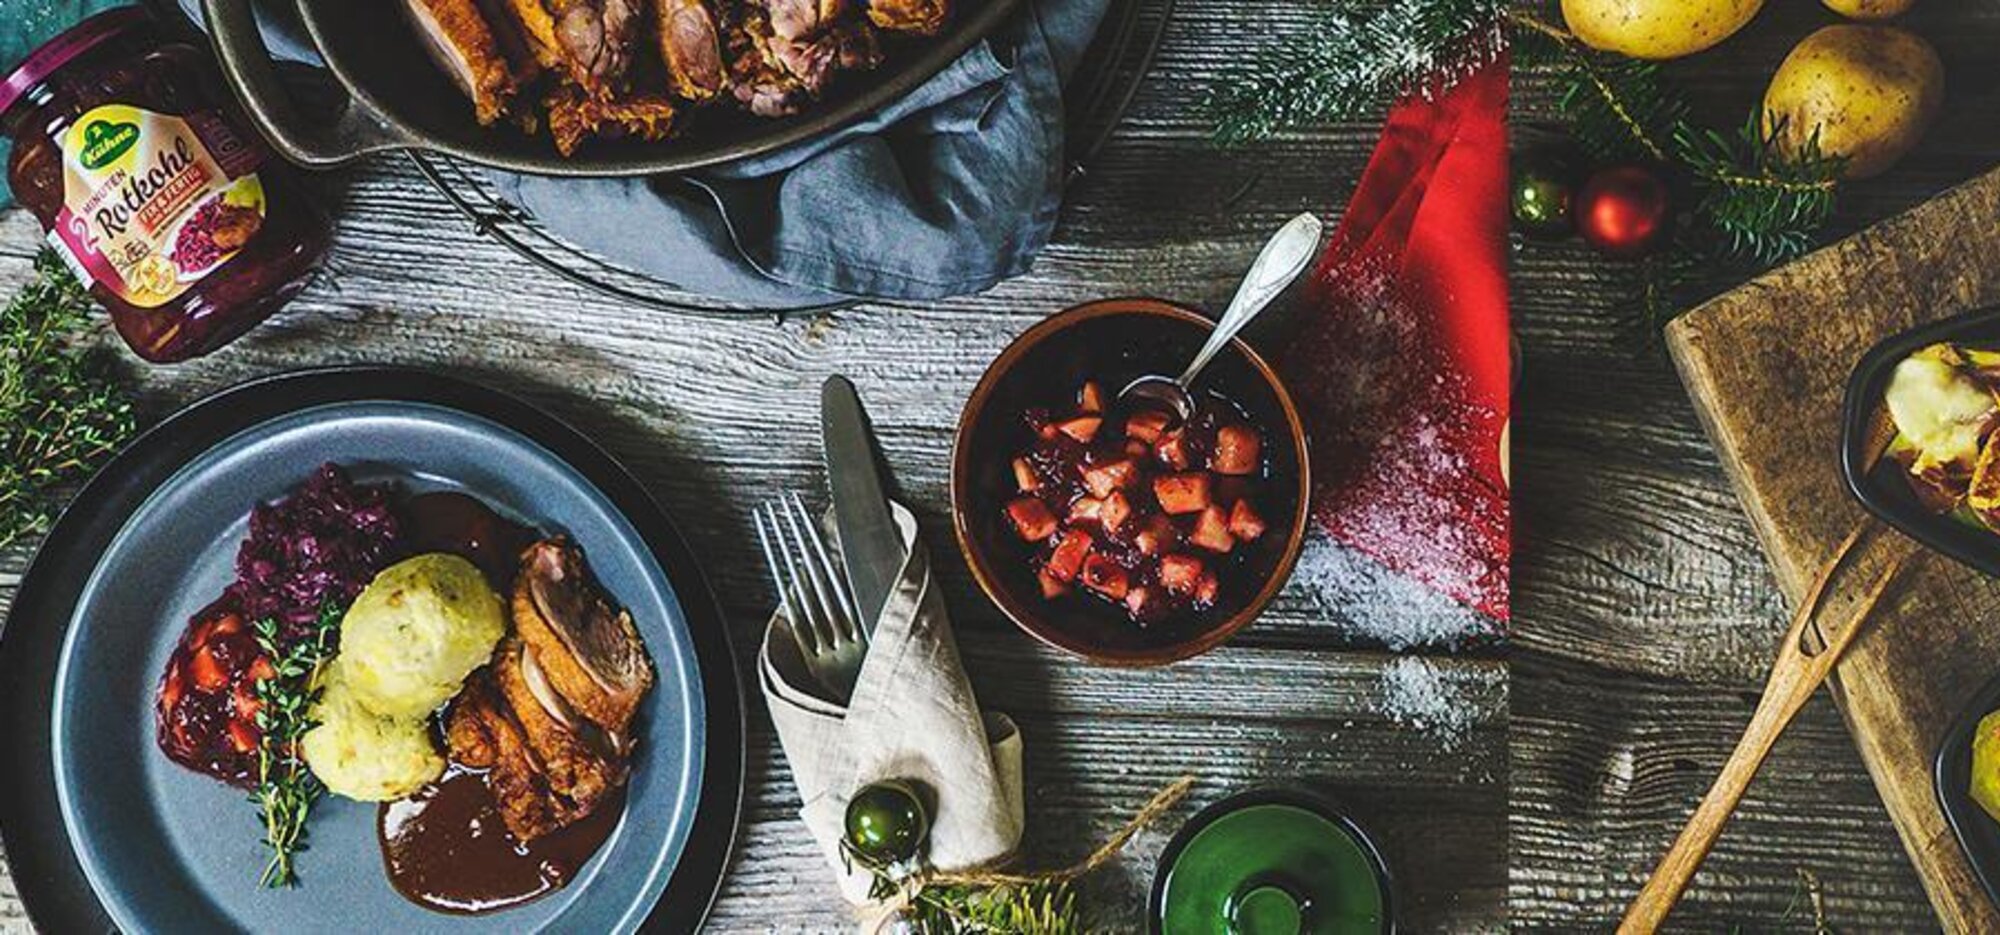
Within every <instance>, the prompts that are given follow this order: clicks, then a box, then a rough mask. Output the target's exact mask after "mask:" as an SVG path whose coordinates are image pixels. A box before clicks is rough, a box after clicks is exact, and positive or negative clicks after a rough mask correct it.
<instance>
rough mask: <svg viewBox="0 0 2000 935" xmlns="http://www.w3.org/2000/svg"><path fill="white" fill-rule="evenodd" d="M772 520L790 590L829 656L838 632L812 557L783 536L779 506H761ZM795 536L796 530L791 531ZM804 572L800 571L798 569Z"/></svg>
mask: <svg viewBox="0 0 2000 935" xmlns="http://www.w3.org/2000/svg"><path fill="white" fill-rule="evenodd" d="M764 508H765V510H767V511H768V513H769V516H770V519H771V529H772V531H773V532H774V533H775V534H776V535H777V539H778V554H779V555H781V556H783V557H784V559H785V567H786V568H787V569H788V570H790V571H791V573H792V587H793V588H794V589H796V590H797V592H798V600H799V606H800V607H801V608H803V609H804V611H805V617H806V620H807V622H808V623H811V624H812V628H813V635H814V636H815V637H818V638H819V651H820V652H823V653H825V652H832V651H833V650H835V649H838V648H839V647H840V642H841V634H840V628H839V627H838V626H837V625H835V623H834V611H833V610H832V609H831V608H830V607H828V605H827V602H826V595H825V594H823V593H821V591H820V587H819V581H818V580H817V579H816V578H815V577H814V575H813V573H812V556H810V555H808V554H806V547H805V543H803V542H798V541H796V540H794V539H792V538H791V537H788V536H786V535H785V524H784V522H783V521H782V520H781V519H780V517H783V516H784V515H785V513H784V508H783V507H782V506H781V505H780V504H779V503H767V504H765V506H764ZM794 531H795V532H796V530H794ZM801 568H803V569H805V570H804V571H801V570H800V569H801Z"/></svg>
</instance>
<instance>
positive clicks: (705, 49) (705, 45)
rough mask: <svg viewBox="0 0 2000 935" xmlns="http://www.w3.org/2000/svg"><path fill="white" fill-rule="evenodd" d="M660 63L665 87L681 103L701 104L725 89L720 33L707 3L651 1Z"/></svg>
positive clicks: (697, 0) (701, 0) (695, 0)
mask: <svg viewBox="0 0 2000 935" xmlns="http://www.w3.org/2000/svg"><path fill="white" fill-rule="evenodd" d="M654 3H655V9H656V11H657V16H658V22H657V24H656V26H655V31H656V32H657V33H658V38H659V41H660V61H661V62H662V63H664V64H665V65H666V68H667V83H668V85H669V86H670V87H671V88H672V89H673V92H674V93H675V94H676V95H679V96H680V97H681V98H682V99H683V100H688V101H693V102H696V103H701V102H703V101H707V100H710V99H712V98H714V97H715V96H716V95H718V94H721V93H722V92H723V90H724V89H726V88H727V87H728V86H729V71H728V69H727V68H726V67H725V66H724V65H723V61H722V36H721V29H720V27H719V26H718V25H717V23H716V18H715V11H714V10H713V9H711V8H710V7H709V4H708V2H707V0H654Z"/></svg>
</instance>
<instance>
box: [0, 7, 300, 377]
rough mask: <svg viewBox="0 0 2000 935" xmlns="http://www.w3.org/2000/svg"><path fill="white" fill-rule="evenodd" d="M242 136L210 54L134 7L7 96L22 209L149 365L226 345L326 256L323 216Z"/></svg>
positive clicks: (3, 97)
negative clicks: (169, 32) (174, 35)
mask: <svg viewBox="0 0 2000 935" xmlns="http://www.w3.org/2000/svg"><path fill="white" fill-rule="evenodd" d="M245 126H246V124H245V122H244V121H243V119H242V117H241V115H240V114H239V113H238V112H237V111H236V104H235V101H234V99H233V98H232V97H231V96H230V94H229V91H228V89H227V88H226V87H225V86H224V85H223V84H222V78H221V75H220V73H219V71H218V70H217V69H216V67H215V63H214V61H213V59H211V58H210V57H209V53H208V51H207V50H206V49H200V48H197V47H195V46H194V45H191V44H189V43H186V42H182V41H179V40H177V39H173V38H170V37H168V36H167V34H166V33H165V31H164V30H163V29H162V28H161V26H160V24H159V23H157V22H156V21H155V20H153V18H152V17H151V16H150V15H149V14H147V13H146V12H145V11H143V10H140V9H138V8H133V7H124V8H119V9H114V10H110V11H107V12H104V13H100V14H98V15H96V16H93V17H91V18H89V19H86V20H84V21H83V22H81V23H79V24H77V25H76V26H75V27H73V28H71V29H70V30H69V31H67V32H64V33H63V34H62V35H59V36H57V37H55V38H54V39H51V40H49V42H47V43H46V44H44V45H43V46H42V47H41V48H39V49H36V50H35V51H34V52H33V53H32V54H30V55H29V56H28V58H27V60H26V61H24V62H22V63H21V65H20V66H19V67H17V68H15V69H14V71H13V72H12V73H11V74H9V75H8V76H7V77H6V79H5V81H4V82H0V130H4V131H5V132H6V133H7V135H8V136H9V137H11V138H12V139H13V141H14V153H13V157H12V158H11V160H10V161H9V164H8V166H7V178H8V182H9V184H11V185H12V187H13V190H14V196H15V198H16V199H17V200H18V201H19V202H20V203H21V204H22V205H23V206H25V207H27V208H28V210H30V211H32V212H34V214H35V217H36V218H37V219H39V220H40V221H41V224H42V229H43V230H44V231H46V232H47V234H48V242H49V245H50V246H51V247H53V248H54V249H55V252H56V253H57V254H58V255H60V256H61V257H62V259H63V261H64V262H65V263H66V264H68V266H69V268H70V270H71V271H72V272H74V273H75V274H76V275H77V278H78V279H80V280H82V281H83V282H84V284H85V285H87V286H88V287H89V288H90V293H91V295H92V296H94V297H95V298H96V299H97V301H98V302H100V303H102V304H103V305H104V307H105V308H106V309H108V310H109V311H110V312H111V320H112V323H113V325H114V326H115V327H116V328H117V330H118V334H119V336H120V337H122V338H124V339H125V343H127V344H129V345H131V347H132V350H134V351H136V352H137V353H138V354H139V356H140V357H143V358H145V359H147V360H149V361H154V362H170V361H178V360H186V359H188V358H190V357H196V356H199V355H202V354H206V353H208V352H209V351H212V350H215V349H216V348H218V347H221V346H222V345H223V344H226V343H228V342H229V341H230V340H231V339H233V338H235V337H236V336H238V335H240V334H242V333H243V332H244V331H247V330H249V328H250V327H251V326H252V325H255V324H257V323H258V322H260V321H263V320H264V319H265V318H266V317H268V316H269V315H270V314H271V313H272V312H273V311H276V310H277V309H278V308H279V307H280V306H283V305H284V304H285V302H287V301H288V300H290V299H291V297H292V296H294V295H296V294H297V293H298V291H299V290H300V289H302V288H304V287H305V285H306V282H307V281H308V280H310V279H311V278H312V274H313V272H314V271H315V270H316V269H317V268H318V265H319V261H320V258H321V256H322V255H323V254H324V253H325V252H326V245H327V240H328V235H329V231H328V224H327V218H326V214H325V213H324V212H323V211H322V210H321V209H320V208H319V206H318V205H316V204H314V202H313V201H312V199H311V197H310V196H309V195H308V194H307V192H306V190H305V186H304V185H303V183H302V182H301V180H300V179H299V178H298V176H297V175H296V174H295V173H294V171H293V169H292V168H291V167H290V166H289V165H286V164H284V163H283V162H281V161H279V160H277V159H275V158H272V157H271V155H270V153H269V151H268V150H267V149H265V147H264V145H263V142H262V140H260V139H258V138H257V136H256V135H255V134H254V132H252V131H249V130H246V129H245Z"/></svg>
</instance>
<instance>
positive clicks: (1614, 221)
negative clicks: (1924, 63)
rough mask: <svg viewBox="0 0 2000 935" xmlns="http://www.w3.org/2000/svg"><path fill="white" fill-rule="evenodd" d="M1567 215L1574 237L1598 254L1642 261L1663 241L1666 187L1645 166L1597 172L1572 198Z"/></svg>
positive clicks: (1666, 225)
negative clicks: (1573, 220)
mask: <svg viewBox="0 0 2000 935" xmlns="http://www.w3.org/2000/svg"><path fill="white" fill-rule="evenodd" d="M1570 213H1571V215H1572V216H1573V217H1574V218H1575V219H1576V232H1577V233H1578V234H1581V235H1582V236H1583V239H1584V241H1585V242H1587V243H1589V244H1590V245H1591V246H1593V247H1596V248H1597V249H1598V251H1599V252H1602V253H1604V254H1606V255H1608V256H1615V257H1627V258H1629V257H1640V256H1645V255H1646V254H1648V253H1651V252H1652V251H1653V248H1655V247H1657V246H1659V244H1660V241H1662V240H1664V239H1665V238H1666V234H1667V228H1668V225H1669V222H1670V220H1671V218H1670V216H1669V215H1668V205H1667V183H1666V182H1665V181H1663V180H1661V178H1660V177H1659V175H1658V174H1656V173H1654V172H1653V171H1652V170H1651V169H1647V168H1645V167H1644V166H1612V167H1611V168H1608V169H1599V170H1597V172H1595V173H1593V174H1592V175H1591V176H1590V179H1589V180H1588V181H1586V182H1584V183H1583V188H1582V190H1580V191H1578V192H1577V193H1576V201H1575V203H1574V204H1573V205H1572V207H1571V212H1570Z"/></svg>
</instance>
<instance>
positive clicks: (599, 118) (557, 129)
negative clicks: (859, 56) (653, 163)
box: [545, 84, 678, 156]
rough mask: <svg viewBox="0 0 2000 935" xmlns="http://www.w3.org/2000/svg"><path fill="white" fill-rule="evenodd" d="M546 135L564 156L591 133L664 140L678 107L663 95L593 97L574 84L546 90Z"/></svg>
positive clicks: (573, 150)
mask: <svg viewBox="0 0 2000 935" xmlns="http://www.w3.org/2000/svg"><path fill="white" fill-rule="evenodd" d="M545 106H546V107H547V108H548V112H549V136H550V138H552V139H553V140H555V144H556V151H557V152H560V153H562V154H563V155H565V156H567V155H569V154H571V153H574V152H576V150H577V147H579V146H582V145H583V141H584V140H587V139H589V138H591V137H594V136H608V137H637V138H639V139H642V140H664V139H666V138H667V137H668V136H669V135H671V134H672V133H673V130H674V117H675V115H676V114H677V113H678V110H677V109H676V108H675V106H674V102H673V101H672V100H669V99H668V98H667V97H666V96H665V95H659V94H647V95H634V96H630V97H622V98H601V97H594V96H592V95H591V94H589V93H588V92H585V91H584V90H582V89H581V88H578V87H577V86H575V85H570V84H565V85H562V86H560V87H558V88H556V89H555V90H554V91H551V92H549V96H548V99H547V101H546V102H545Z"/></svg>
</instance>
